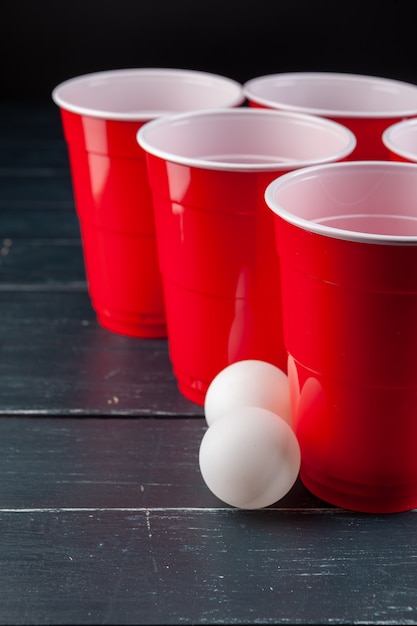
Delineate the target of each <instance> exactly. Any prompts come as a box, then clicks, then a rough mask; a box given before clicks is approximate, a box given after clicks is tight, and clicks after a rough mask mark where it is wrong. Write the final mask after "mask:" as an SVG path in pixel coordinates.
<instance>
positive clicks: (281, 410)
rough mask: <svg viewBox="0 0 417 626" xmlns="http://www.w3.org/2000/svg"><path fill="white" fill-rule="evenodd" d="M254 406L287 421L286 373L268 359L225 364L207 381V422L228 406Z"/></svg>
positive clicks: (209, 422)
mask: <svg viewBox="0 0 417 626" xmlns="http://www.w3.org/2000/svg"><path fill="white" fill-rule="evenodd" d="M244 406H257V407H260V408H263V409H267V410H269V411H272V412H273V413H276V414H277V415H279V416H280V417H282V418H283V419H285V420H286V421H287V422H288V423H290V422H291V416H290V393H289V384H288V376H287V375H286V374H285V373H284V372H283V371H282V370H280V369H279V368H278V367H276V366H275V365H272V363H267V362H266V361H259V360H256V359H248V360H244V361H236V362H235V363H232V364H231V365H228V366H227V367H225V368H224V369H223V370H222V371H221V372H219V373H218V374H217V376H215V377H214V378H213V380H212V381H211V383H210V385H209V387H208V389H207V392H206V396H205V400H204V414H205V418H206V422H207V424H208V425H209V426H211V425H212V424H213V423H214V422H215V421H216V420H217V419H218V418H219V417H221V416H222V415H225V414H227V413H229V412H230V411H231V410H232V409H235V408H237V407H244Z"/></svg>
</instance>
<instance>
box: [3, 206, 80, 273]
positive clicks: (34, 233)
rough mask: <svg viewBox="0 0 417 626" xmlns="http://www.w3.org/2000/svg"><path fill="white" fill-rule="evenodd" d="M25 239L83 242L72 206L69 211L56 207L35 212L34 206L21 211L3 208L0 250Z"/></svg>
mask: <svg viewBox="0 0 417 626" xmlns="http://www.w3.org/2000/svg"><path fill="white" fill-rule="evenodd" d="M8 206H10V205H8ZM22 238H25V239H38V240H39V239H41V240H42V239H52V238H56V239H80V226H79V222H78V218H77V215H76V213H75V210H74V208H73V207H72V206H71V207H70V208H68V209H64V208H63V207H62V206H61V207H60V208H58V207H57V205H54V206H52V207H50V208H39V207H38V208H36V209H34V208H33V207H32V206H29V207H22V206H20V207H19V209H17V207H14V208H0V244H1V247H2V248H4V240H9V243H13V242H14V243H15V244H16V241H15V239H22ZM19 245H20V246H22V245H24V244H23V243H20V244H19ZM11 251H12V250H9V252H11ZM3 253H4V250H3ZM12 262H13V261H12Z"/></svg>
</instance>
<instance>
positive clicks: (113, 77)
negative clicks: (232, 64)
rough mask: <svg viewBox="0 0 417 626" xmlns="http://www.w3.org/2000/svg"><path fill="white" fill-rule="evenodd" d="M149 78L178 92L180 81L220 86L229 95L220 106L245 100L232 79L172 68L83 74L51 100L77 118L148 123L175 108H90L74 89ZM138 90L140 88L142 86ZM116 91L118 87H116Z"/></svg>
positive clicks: (61, 87) (60, 88) (55, 91)
mask: <svg viewBox="0 0 417 626" xmlns="http://www.w3.org/2000/svg"><path fill="white" fill-rule="evenodd" d="M150 78H151V79H162V80H164V81H165V80H167V79H168V80H169V81H170V82H171V83H172V88H173V89H176V90H178V87H179V81H180V80H183V81H198V83H199V84H204V85H207V86H211V87H212V88H213V87H216V86H217V87H219V88H222V89H227V91H228V94H227V97H226V95H225V98H224V102H222V103H221V104H219V103H218V104H217V105H216V106H239V105H241V104H242V103H243V101H244V95H243V90H242V85H241V84H240V83H239V82H238V81H236V80H234V79H233V78H229V77H228V76H223V75H221V74H215V73H213V72H206V71H203V70H193V69H182V68H169V67H140V68H122V69H113V70H103V71H98V72H91V73H88V74H82V75H79V76H74V77H73V78H69V79H67V80H65V81H63V82H61V83H59V84H58V85H56V87H55V88H54V89H53V90H52V94H51V95H52V100H53V101H54V102H55V104H57V105H58V106H59V107H60V108H61V109H64V110H66V111H70V112H72V113H76V114H78V115H83V116H88V117H95V118H100V119H106V120H126V121H148V120H151V119H154V118H156V117H159V116H160V115H164V114H169V113H172V108H171V109H170V108H169V106H165V107H163V108H160V109H159V108H158V109H156V108H150V109H142V108H137V109H133V110H122V111H121V110H119V109H117V110H116V109H115V108H112V107H111V106H105V104H104V102H103V106H91V105H89V104H85V103H83V102H82V99H79V98H77V97H75V96H74V91H73V90H74V89H75V90H77V89H80V88H81V87H83V86H85V87H87V88H90V87H91V86H94V85H98V84H99V83H100V82H102V81H109V80H110V81H112V83H113V82H114V83H115V85H116V83H117V81H122V80H125V81H126V80H129V81H139V80H144V79H145V80H146V79H150ZM138 87H140V84H139V83H138ZM113 88H115V86H114V87H113ZM71 92H72V93H71ZM199 108H202V107H199Z"/></svg>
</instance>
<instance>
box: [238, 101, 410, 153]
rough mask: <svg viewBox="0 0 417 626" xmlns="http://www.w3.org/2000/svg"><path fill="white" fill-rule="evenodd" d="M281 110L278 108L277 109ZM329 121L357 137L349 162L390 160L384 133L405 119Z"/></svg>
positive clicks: (250, 102)
mask: <svg viewBox="0 0 417 626" xmlns="http://www.w3.org/2000/svg"><path fill="white" fill-rule="evenodd" d="M248 104H249V106H250V107H253V108H260V109H262V108H268V107H266V106H263V105H260V104H258V103H256V102H252V101H251V100H249V101H248ZM276 108H277V109H278V108H279V107H278V106H277V107H276ZM328 119H331V120H333V121H334V122H337V123H338V124H342V126H346V128H349V130H351V131H352V132H353V134H354V135H355V137H356V141H357V144H356V147H355V148H354V150H353V151H352V153H351V154H350V155H349V156H348V157H347V158H346V160H347V161H362V160H365V161H370V160H376V161H378V160H389V159H390V153H389V150H388V148H386V147H385V145H384V144H383V142H382V139H381V137H382V133H383V132H384V130H386V129H387V128H388V127H389V126H391V125H392V124H395V123H396V122H399V121H401V120H402V119H405V118H403V117H390V118H377V117H375V118H372V117H368V118H361V117H329V118H328Z"/></svg>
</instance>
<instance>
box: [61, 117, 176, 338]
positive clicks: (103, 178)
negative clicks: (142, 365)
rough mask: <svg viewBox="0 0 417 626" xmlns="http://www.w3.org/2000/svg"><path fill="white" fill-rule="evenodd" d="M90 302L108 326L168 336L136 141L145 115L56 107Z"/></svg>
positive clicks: (150, 210) (144, 177)
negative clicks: (109, 115)
mask: <svg viewBox="0 0 417 626" xmlns="http://www.w3.org/2000/svg"><path fill="white" fill-rule="evenodd" d="M61 119H62V123H63V128H64V134H65V137H66V140H67V144H68V152H69V159H70V166H71V175H72V181H73V190H74V198H75V205H76V209H77V214H78V217H79V221H80V227H81V235H82V242H83V251H84V259H85V266H86V275H87V281H88V286H89V293H90V297H91V301H92V305H93V308H94V309H95V311H96V314H97V318H98V320H99V322H100V323H101V324H102V325H103V326H104V327H105V328H107V329H108V330H111V331H113V332H117V333H120V334H125V335H130V336H136V337H144V338H146V337H149V338H152V337H155V338H156V337H166V334H167V330H166V316H165V305H164V297H163V288H162V278H161V273H160V269H159V263H158V256H157V251H156V236H155V224H154V216H153V205H152V196H151V191H150V188H149V183H148V178H147V169H146V159H145V155H144V153H143V151H142V149H141V148H140V146H139V145H138V143H137V141H136V132H137V130H138V129H139V127H140V126H141V125H142V124H143V123H144V122H138V121H126V120H123V121H117V120H105V119H100V118H94V117H89V116H84V115H78V114H75V113H73V112H70V111H66V110H64V109H61Z"/></svg>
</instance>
